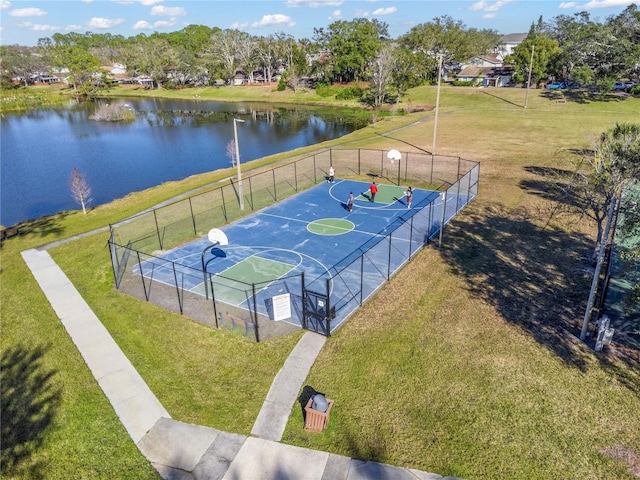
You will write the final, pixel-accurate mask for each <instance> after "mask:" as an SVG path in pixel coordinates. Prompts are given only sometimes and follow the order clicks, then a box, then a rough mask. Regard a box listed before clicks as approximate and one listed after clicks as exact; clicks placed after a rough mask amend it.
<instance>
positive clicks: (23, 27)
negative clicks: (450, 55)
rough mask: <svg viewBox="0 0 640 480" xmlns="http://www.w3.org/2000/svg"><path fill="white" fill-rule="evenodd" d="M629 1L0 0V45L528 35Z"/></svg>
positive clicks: (614, 10)
mask: <svg viewBox="0 0 640 480" xmlns="http://www.w3.org/2000/svg"><path fill="white" fill-rule="evenodd" d="M632 3H635V4H638V3H640V2H638V1H630V0H585V1H558V0H538V1H529V0H477V1H455V0H395V1H390V0H364V1H356V0H280V1H272V0H253V1H250V0H235V1H222V0H45V1H36V0H33V1H32V0H0V44H2V45H15V44H17V45H24V46H35V45H37V43H38V39H40V38H45V37H51V36H52V35H53V34H55V33H61V34H66V33H70V32H77V33H87V32H91V33H110V34H112V35H122V36H124V37H125V38H126V37H132V36H135V35H138V34H140V33H144V34H146V35H151V34H153V33H154V32H159V33H169V32H173V31H178V30H182V29H183V28H184V27H186V26H187V25H206V26H208V27H219V28H221V29H238V30H241V31H244V32H247V33H249V34H251V35H256V36H268V35H271V34H274V33H285V34H289V35H292V36H293V37H295V38H296V39H301V38H309V39H311V38H313V31H314V28H325V29H326V28H327V27H328V26H329V25H330V24H331V23H333V22H335V21H338V20H344V21H351V20H353V19H355V18H367V19H374V18H375V19H377V20H379V21H381V22H385V23H386V24H387V25H388V26H389V34H390V36H391V37H392V38H397V37H399V36H401V35H403V34H405V33H407V32H409V30H411V28H412V27H413V26H415V25H419V24H422V23H427V22H430V21H433V19H434V18H436V17H440V16H443V15H448V16H450V17H452V18H453V19H454V20H459V21H462V22H463V23H464V25H465V26H466V27H467V28H477V29H491V30H495V31H497V32H498V33H500V34H503V35H504V34H508V33H526V32H528V31H529V27H530V26H531V24H532V23H534V22H537V20H538V18H540V16H542V18H543V20H545V21H546V20H552V19H553V18H554V17H556V16H558V15H573V14H574V13H578V12H583V11H586V12H589V14H590V17H591V19H592V20H596V21H600V22H602V21H604V20H605V19H606V18H607V17H609V16H611V15H618V14H620V13H621V12H622V11H623V10H624V9H625V8H626V7H627V6H628V5H630V4H632Z"/></svg>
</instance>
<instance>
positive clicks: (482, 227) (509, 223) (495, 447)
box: [0, 87, 640, 479]
mask: <svg viewBox="0 0 640 480" xmlns="http://www.w3.org/2000/svg"><path fill="white" fill-rule="evenodd" d="M256 88H258V87H256ZM212 90H213V93H211V94H210V95H212V97H211V98H214V97H213V95H218V94H220V95H222V93H218V91H223V90H225V89H224V88H220V89H212ZM177 92H181V91H177ZM189 93H190V94H193V93H192V92H189ZM200 95H201V96H202V98H205V95H209V93H206V92H203V93H201V94H200ZM556 95H562V94H561V93H560V94H558V93H556V92H553V93H552V94H549V92H544V91H543V92H534V94H530V96H529V103H528V106H527V109H524V108H522V106H523V103H524V91H522V90H516V89H491V90H489V89H487V90H479V89H466V88H444V89H443V91H442V96H441V107H440V117H439V120H438V139H437V140H438V141H437V152H438V153H440V154H448V155H459V156H461V157H464V158H468V159H471V160H480V161H481V162H482V164H481V177H480V178H481V183H480V193H479V197H478V199H477V200H476V201H475V202H473V203H472V204H471V205H470V207H469V208H468V210H466V211H465V212H463V213H462V215H460V216H459V217H457V218H456V219H455V220H454V222H453V223H452V224H451V225H450V226H449V227H448V228H447V230H446V233H445V238H444V245H443V248H442V249H437V248H435V247H429V248H427V249H425V250H424V251H423V252H422V253H421V254H419V255H418V256H417V257H416V258H415V259H414V260H412V262H411V263H410V264H409V265H408V266H407V267H406V268H405V269H403V270H402V271H401V272H400V273H399V274H398V275H397V276H396V277H394V278H393V279H392V281H391V282H389V284H387V285H386V286H385V287H384V288H383V289H382V290H381V291H380V292H379V293H378V294H377V295H376V296H375V298H374V299H373V300H372V301H371V302H370V303H369V304H367V305H366V306H365V307H364V308H362V309H361V310H360V311H358V312H357V313H356V314H355V315H354V316H353V317H352V318H350V319H349V321H348V322H347V324H346V325H345V326H344V327H342V328H341V329H340V330H339V331H338V332H337V334H336V335H334V336H333V337H332V338H330V339H329V341H328V342H327V344H326V346H325V348H324V349H323V351H322V352H321V354H320V358H319V359H318V361H317V362H316V364H315V366H314V368H313V369H312V372H311V374H310V377H309V378H308V380H307V382H306V383H307V384H308V385H311V386H313V387H314V388H315V389H316V390H318V391H322V392H324V393H326V395H327V396H328V397H329V398H331V399H333V400H334V401H335V405H334V408H333V410H332V416H331V421H330V424H329V428H328V430H327V431H325V432H324V433H323V434H307V433H305V432H303V430H302V416H301V409H300V406H299V405H296V406H295V407H294V410H293V412H292V416H291V418H290V421H289V424H288V426H287V430H286V432H285V436H284V438H283V441H285V442H288V443H293V444H297V445H301V446H306V447H311V448H318V449H322V450H325V451H331V452H334V453H339V454H342V455H348V456H353V457H356V458H361V459H367V460H378V461H383V462H388V463H392V464H396V465H402V466H407V467H412V468H418V469H423V470H427V471H432V472H437V473H439V474H442V475H456V476H460V477H464V478H468V479H474V478H478V479H481V478H482V479H485V478H510V479H511V478H527V479H529V478H565V479H585V478H633V477H632V476H631V474H630V473H629V472H628V465H627V464H625V463H624V462H622V461H618V460H614V459H612V458H611V456H609V455H606V454H604V453H602V452H603V451H605V450H606V449H610V448H614V447H617V448H618V451H619V450H620V449H621V448H622V449H629V451H633V450H635V451H639V450H640V435H639V434H638V432H640V418H639V416H638V415H637V412H638V411H640V400H639V397H640V373H639V365H638V356H637V353H636V354H635V356H632V355H633V354H631V355H627V354H626V353H625V352H622V351H619V350H617V349H616V347H613V348H612V349H609V350H608V351H607V352H605V353H604V354H596V353H594V352H593V351H592V350H590V349H589V348H587V347H586V346H585V345H583V344H582V343H581V342H579V341H576V335H577V333H579V327H580V324H581V320H582V315H583V314H584V305H585V303H586V297H587V295H588V288H589V282H590V278H589V277H588V275H585V273H584V272H585V268H586V266H587V265H586V264H585V261H584V259H585V257H586V256H588V254H589V253H590V252H591V249H592V248H593V239H594V227H593V225H589V224H588V223H586V222H584V221H580V220H579V219H575V218H571V217H558V216H556V215H553V213H554V208H553V204H552V203H551V202H550V201H549V200H548V199H546V198H545V195H544V192H545V179H544V178H543V177H541V176H540V175H539V174H538V173H537V172H539V171H540V170H539V167H543V166H556V167H562V166H566V160H567V159H568V158H569V157H570V156H571V155H572V153H571V151H572V149H580V148H585V147H588V146H589V142H590V139H591V138H593V137H594V136H597V135H599V134H600V133H601V132H603V131H605V130H606V129H608V128H609V127H610V126H612V125H613V124H614V123H615V122H616V121H629V122H635V121H637V111H638V110H640V100H638V99H634V98H631V97H622V96H620V97H611V98H609V99H608V100H607V101H604V102H593V101H591V100H590V99H589V98H576V99H575V100H572V99H567V98H564V97H559V96H558V97H556ZM267 98H269V97H267ZM253 100H256V99H255V98H254V99H253ZM563 100H564V101H563ZM277 101H278V102H281V101H282V99H280V98H278V99H277ZM409 101H410V102H411V104H413V105H415V104H424V105H429V104H431V105H433V103H434V102H435V89H434V88H429V87H424V88H419V89H416V90H413V91H411V92H410V93H409V95H408V96H407V98H406V99H405V104H409ZM432 119H433V112H430V113H418V114H412V115H408V116H397V117H390V118H387V119H385V120H384V121H382V122H379V123H376V124H374V125H371V126H369V127H367V128H365V129H363V130H361V131H359V132H355V133H354V134H352V135H349V136H347V137H343V138H342V139H339V140H336V141H333V142H329V143H328V144H331V145H338V144H341V143H343V144H344V143H348V144H349V146H350V147H358V146H362V147H367V148H385V149H386V148H397V149H399V150H404V151H407V150H408V151H411V150H418V149H426V150H430V149H431V148H432V145H433V138H432V134H433V123H432V122H431V120H432ZM306 150H308V149H306ZM300 153H302V151H300V152H295V154H300ZM285 157H286V155H279V156H274V157H272V158H268V159H263V160H261V161H257V162H254V163H253V164H252V165H251V166H258V165H263V164H266V163H269V162H272V161H279V160H281V159H283V158H285ZM251 166H249V165H248V166H247V167H246V168H250V167H251ZM228 175H230V172H225V171H222V172H212V173H209V174H205V175H202V176H198V177H193V178H189V179H186V180H184V181H182V182H172V183H170V184H167V185H164V186H162V187H158V188H154V189H149V190H147V191H145V192H140V193H136V194H131V195H129V196H127V197H126V198H124V199H121V200H118V201H116V202H113V203H112V204H109V205H105V206H102V207H97V208H95V209H93V210H92V211H91V213H90V214H89V215H88V216H87V217H83V216H82V215H81V214H78V213H76V212H68V213H66V214H61V215H58V216H55V217H49V218H46V219H40V220H38V221H37V222H31V223H30V224H29V225H25V228H24V232H25V233H24V235H22V236H19V237H15V238H12V239H9V240H8V241H6V242H5V243H3V246H2V252H1V254H2V273H1V280H2V290H1V291H0V299H1V301H2V304H1V305H2V339H1V342H2V350H3V360H2V361H3V369H2V375H3V377H2V389H3V390H2V393H3V440H4V435H5V431H4V428H5V426H4V425H5V423H6V422H5V421H4V418H6V413H5V412H6V411H7V410H6V408H5V399H7V398H8V399H12V400H13V399H14V397H13V395H14V394H13V393H12V390H9V389H7V386H15V387H17V386H18V385H26V386H27V387H28V389H29V391H28V392H26V393H30V394H31V395H32V396H31V397H27V396H26V393H23V392H21V393H20V395H17V394H16V397H18V398H19V399H20V400H21V401H22V402H24V400H25V398H31V399H32V402H31V403H29V404H30V405H32V406H33V405H38V406H40V407H41V411H42V412H43V413H46V412H49V413H50V414H51V415H50V417H47V418H49V421H48V422H42V423H38V424H37V425H36V424H33V423H32V424H27V425H26V426H27V427H29V428H25V430H24V431H25V433H26V432H28V433H29V435H31V437H29V440H30V441H29V442H28V443H26V444H24V445H25V446H24V449H23V451H24V452H25V454H26V455H25V457H24V459H23V460H22V461H21V462H19V464H18V465H17V468H16V469H14V470H9V471H3V477H6V478H28V477H32V478H33V477H35V476H36V475H34V474H33V472H36V473H37V472H38V471H40V472H43V473H44V472H46V475H44V476H46V477H47V478H152V477H153V476H154V472H153V469H152V468H151V467H150V466H149V465H148V464H147V462H146V460H145V459H144V458H143V457H141V456H140V454H139V453H138V452H137V450H136V448H135V446H134V445H132V444H131V441H130V439H129V437H128V436H127V434H126V432H125V431H124V429H123V428H122V426H121V425H120V424H119V422H118V420H117V417H116V416H115V414H114V413H113V410H112V409H111V406H110V405H109V403H108V401H107V400H106V399H105V398H104V396H103V395H102V393H101V391H100V389H99V387H98V386H97V384H96V382H95V381H94V380H93V378H92V377H91V375H90V374H89V372H88V370H87V369H86V367H85V365H84V363H83V361H82V359H81V357H80V356H79V355H78V353H77V351H76V350H75V348H74V346H73V344H72V343H71V341H70V340H69V338H68V336H67V335H66V332H65V331H64V328H63V327H62V326H61V324H60V322H59V321H58V320H57V318H56V316H55V314H54V312H53V311H52V310H51V308H50V307H49V305H48V303H47V302H46V299H45V298H44V296H43V294H42V292H41V291H40V290H39V288H38V286H37V284H36V283H35V281H34V280H33V278H32V276H31V275H30V273H29V272H28V270H27V269H26V267H25V265H24V262H23V261H22V259H21V257H20V254H19V252H20V251H22V250H24V249H27V248H33V247H37V246H40V245H43V244H46V243H49V242H51V241H54V240H57V239H60V238H66V237H69V236H71V235H74V234H78V233H81V232H83V231H88V230H91V229H94V228H97V227H99V226H104V225H107V224H108V223H113V222H115V221H117V220H118V219H121V218H124V217H126V216H127V215H130V214H132V213H134V212H137V211H140V210H142V209H143V208H147V207H149V206H151V205H154V204H156V203H158V202H160V201H162V200H165V199H167V198H170V197H172V196H174V195H177V194H180V193H184V192H186V191H189V190H191V189H193V188H198V187H200V186H202V185H205V184H207V183H210V182H212V181H214V180H216V179H219V178H224V177H226V176H228ZM106 238H107V237H106V234H105V233H99V234H95V235H92V236H88V237H85V238H82V239H79V240H75V241H73V242H70V243H66V244H63V245H61V246H58V247H55V248H52V249H51V250H50V253H51V254H52V256H53V257H54V259H55V260H56V261H57V262H58V264H59V265H60V266H61V267H62V268H63V270H64V271H65V272H66V273H67V275H68V276H69V277H70V279H71V280H72V281H73V283H74V285H75V286H76V287H77V288H78V290H79V291H80V292H81V294H82V295H83V297H84V298H85V300H86V301H87V302H88V303H89V304H90V306H91V307H92V308H93V309H94V311H95V312H96V314H97V315H98V317H99V318H100V319H101V320H102V321H103V323H104V324H105V326H106V327H107V328H108V330H109V331H110V332H111V334H112V335H113V337H114V338H115V340H116V341H117V342H118V344H119V345H120V346H121V348H122V349H123V351H124V352H125V354H126V355H127V356H128V357H129V359H130V360H131V361H132V363H133V365H134V366H135V367H136V368H137V369H138V371H139V372H140V373H141V375H142V376H143V378H144V379H145V380H146V382H147V383H148V384H149V386H150V387H151V389H152V391H154V393H155V394H156V395H157V396H158V398H159V400H160V401H161V402H162V404H163V405H164V406H165V408H166V409H167V410H168V411H169V413H170V414H171V415H172V416H173V418H175V419H178V420H182V421H186V422H192V423H197V424H202V425H208V426H212V427H215V428H219V429H223V430H228V431H234V432H239V433H244V434H247V433H248V432H249V431H250V429H251V426H252V424H253V421H254V420H255V418H256V415H257V413H258V411H259V408H260V405H261V404H262V401H263V400H264V397H265V396H266V394H267V391H268V389H269V385H270V383H271V380H272V379H273V376H274V375H275V373H276V372H277V371H278V369H279V368H280V366H281V365H282V362H283V361H284V359H285V358H286V356H287V354H288V353H289V352H290V351H291V349H292V348H293V346H294V345H295V342H296V341H297V338H298V336H299V335H294V336H291V337H286V338H282V339H279V340H277V341H274V342H266V343H263V344H259V345H254V344H250V343H248V342H245V341H241V340H239V339H238V338H237V337H234V336H233V335H229V334H226V333H225V332H219V331H215V330H211V329H208V328H205V327H203V326H201V325H199V324H197V323H195V322H192V321H190V320H188V319H187V318H185V317H181V316H179V315H175V314H171V313H168V312H166V311H163V310H161V309H159V308H157V307H155V306H153V305H149V304H146V303H141V302H139V301H137V300H134V299H131V298H128V297H126V296H124V295H121V294H120V293H119V292H116V291H114V290H113V287H112V272H111V267H110V262H109V256H108V252H107V249H106V245H105V243H106ZM13 351H17V352H19V353H20V352H22V353H23V354H24V360H22V361H18V360H19V359H20V357H18V356H16V357H12V356H11V355H10V353H12V352H13ZM627 353H628V352H627ZM7 364H9V365H16V366H21V365H23V366H28V367H29V368H30V369H31V370H29V369H26V370H25V369H17V368H16V369H9V368H7ZM25 371H27V372H29V371H31V372H33V373H32V375H31V376H30V377H28V378H24V372H25ZM20 372H22V373H20ZM36 374H40V375H41V376H42V375H48V376H46V381H44V382H43V380H42V377H40V378H36V376H35V375H36ZM20 375H22V376H20ZM45 387H46V388H45ZM15 400H16V403H13V404H11V405H16V406H17V407H16V411H17V412H18V413H19V411H20V408H18V407H21V408H24V406H25V403H20V402H18V400H17V398H16V399H15ZM36 400H46V401H45V402H43V403H42V404H39V403H37V402H36ZM27 403H28V402H27ZM16 418H17V419H20V418H23V417H20V415H16ZM15 423H16V426H17V427H25V424H24V422H23V423H18V422H15ZM6 445H7V444H6V442H4V441H3V450H4V451H6ZM629 458H632V457H629ZM45 467H46V470H45ZM38 469H40V470H38Z"/></svg>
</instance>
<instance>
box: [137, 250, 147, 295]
mask: <svg viewBox="0 0 640 480" xmlns="http://www.w3.org/2000/svg"><path fill="white" fill-rule="evenodd" d="M136 256H137V257H138V268H140V279H141V280H142V290H143V291H144V298H145V300H146V301H147V302H148V301H149V294H148V293H147V285H146V283H145V282H144V272H143V271H142V261H141V260H140V252H139V251H137V250H136Z"/></svg>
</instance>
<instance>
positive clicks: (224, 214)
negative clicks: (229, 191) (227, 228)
mask: <svg viewBox="0 0 640 480" xmlns="http://www.w3.org/2000/svg"><path fill="white" fill-rule="evenodd" d="M220 198H221V199H222V215H223V216H224V223H227V222H229V219H228V218H227V202H226V201H225V199H224V188H220Z"/></svg>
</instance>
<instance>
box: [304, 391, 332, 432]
mask: <svg viewBox="0 0 640 480" xmlns="http://www.w3.org/2000/svg"><path fill="white" fill-rule="evenodd" d="M312 403H313V397H312V398H310V399H309V401H308V402H307V405H306V406H305V407H304V413H305V420H304V429H305V430H307V431H308V432H314V433H320V432H322V431H323V430H324V429H325V427H326V426H327V424H328V423H329V412H331V407H332V406H333V400H329V399H328V398H327V403H328V404H329V407H328V408H327V411H326V412H319V411H318V410H314V409H313V408H311V404H312Z"/></svg>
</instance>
